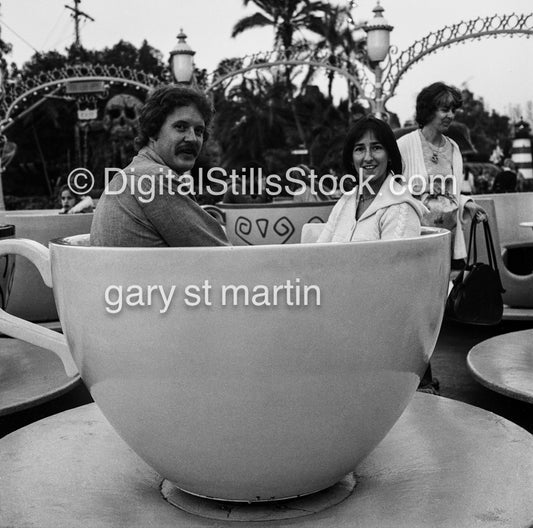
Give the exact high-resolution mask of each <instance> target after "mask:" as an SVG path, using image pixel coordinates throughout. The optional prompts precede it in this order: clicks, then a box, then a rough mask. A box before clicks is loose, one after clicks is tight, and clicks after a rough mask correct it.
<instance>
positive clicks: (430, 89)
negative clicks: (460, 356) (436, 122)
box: [415, 82, 463, 128]
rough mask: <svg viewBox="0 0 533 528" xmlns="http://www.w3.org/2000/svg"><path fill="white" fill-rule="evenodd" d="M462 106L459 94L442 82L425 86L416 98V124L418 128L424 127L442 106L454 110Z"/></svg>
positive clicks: (455, 89)
mask: <svg viewBox="0 0 533 528" xmlns="http://www.w3.org/2000/svg"><path fill="white" fill-rule="evenodd" d="M462 104H463V98H462V96H461V92H460V91H459V90H458V89H457V88H454V87H453V86H448V85H447V84H444V83H443V82H436V83H433V84H430V85H429V86H426V87H425V88H424V89H422V91H421V92H420V93H419V94H418V96H417V98H416V118H415V119H416V122H417V123H418V126H419V127H420V128H422V127H424V126H426V125H427V124H428V123H429V122H430V121H431V120H432V119H433V118H434V117H435V112H436V111H437V110H438V109H439V108H441V107H443V106H451V107H452V108H453V109H454V110H457V108H460V107H461V105H462Z"/></svg>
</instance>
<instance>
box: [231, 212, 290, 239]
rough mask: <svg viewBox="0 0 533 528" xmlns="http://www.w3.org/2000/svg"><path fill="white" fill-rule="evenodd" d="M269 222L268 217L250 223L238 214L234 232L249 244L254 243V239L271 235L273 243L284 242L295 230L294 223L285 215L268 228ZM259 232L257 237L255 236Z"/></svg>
mask: <svg viewBox="0 0 533 528" xmlns="http://www.w3.org/2000/svg"><path fill="white" fill-rule="evenodd" d="M270 226H271V223H270V221H269V220H268V218H257V219H256V220H255V226H254V223H252V222H251V221H250V220H249V219H248V218H245V217H244V216H239V217H238V218H237V220H235V234H236V235H237V236H238V237H239V238H240V239H241V240H242V241H243V242H245V243H246V244H248V245H249V246H253V245H254V240H257V239H258V238H259V239H266V238H267V237H272V238H273V240H272V243H273V244H285V243H286V242H287V241H288V240H289V239H290V238H291V237H292V235H293V234H294V233H295V232H296V228H295V227H294V224H293V223H292V222H291V221H290V220H289V219H288V218H287V217H286V216H282V217H281V218H278V219H277V220H276V222H275V223H274V224H273V225H272V227H271V228H270ZM257 232H259V237H258V236H257Z"/></svg>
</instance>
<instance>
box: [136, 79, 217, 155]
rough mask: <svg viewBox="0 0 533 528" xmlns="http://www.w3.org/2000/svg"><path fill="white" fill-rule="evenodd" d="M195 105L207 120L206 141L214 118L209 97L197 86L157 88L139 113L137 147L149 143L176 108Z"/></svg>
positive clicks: (205, 120)
mask: <svg viewBox="0 0 533 528" xmlns="http://www.w3.org/2000/svg"><path fill="white" fill-rule="evenodd" d="M189 105H194V106H196V108H197V109H198V111H199V112H200V114H201V115H202V117H203V119H204V122H205V132H204V141H207V139H208V138H209V131H208V128H209V125H210V124H211V120H212V119H213V113H214V110H213V106H212V104H211V102H210V101H209V99H208V98H207V97H206V96H205V94H203V93H202V92H200V91H199V90H196V89H195V88H191V87H189V86H180V85H171V86H163V87H162V88H157V89H156V90H155V91H154V92H153V93H152V94H151V95H150V96H149V97H148V99H147V100H146V102H145V103H144V106H143V107H142V108H141V111H140V114H139V135H138V136H137V137H136V138H135V145H136V147H137V148H141V147H144V146H145V145H147V144H148V140H149V139H150V138H151V137H156V136H157V135H158V134H159V131H160V130H161V127H162V126H163V123H164V122H165V119H166V118H167V116H168V115H169V114H171V113H172V112H173V111H174V110H175V109H176V108H180V107H182V106H189Z"/></svg>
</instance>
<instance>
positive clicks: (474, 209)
mask: <svg viewBox="0 0 533 528" xmlns="http://www.w3.org/2000/svg"><path fill="white" fill-rule="evenodd" d="M465 209H466V210H467V211H468V212H469V213H470V215H471V216H472V218H475V219H476V220H477V221H478V222H487V221H488V220H489V217H488V215H487V211H485V209H483V207H481V206H480V205H478V204H477V203H475V202H473V201H472V200H470V201H468V202H466V204H465Z"/></svg>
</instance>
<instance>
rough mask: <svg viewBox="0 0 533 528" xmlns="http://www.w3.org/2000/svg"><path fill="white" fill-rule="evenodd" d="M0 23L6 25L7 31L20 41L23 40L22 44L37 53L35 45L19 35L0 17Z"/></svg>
mask: <svg viewBox="0 0 533 528" xmlns="http://www.w3.org/2000/svg"><path fill="white" fill-rule="evenodd" d="M0 24H2V25H3V26H4V27H6V28H7V29H9V31H11V32H12V33H13V34H14V35H16V36H17V37H18V38H19V39H20V40H22V42H24V44H26V45H27V46H29V47H30V48H31V49H32V50H33V51H35V53H39V50H38V49H37V48H36V47H35V46H32V45H31V44H30V43H29V42H28V41H27V40H26V39H25V38H24V37H22V36H20V35H19V34H18V33H17V32H16V31H15V30H14V29H13V28H11V27H9V26H8V25H7V24H6V23H5V22H4V20H3V19H2V18H1V17H0Z"/></svg>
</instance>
